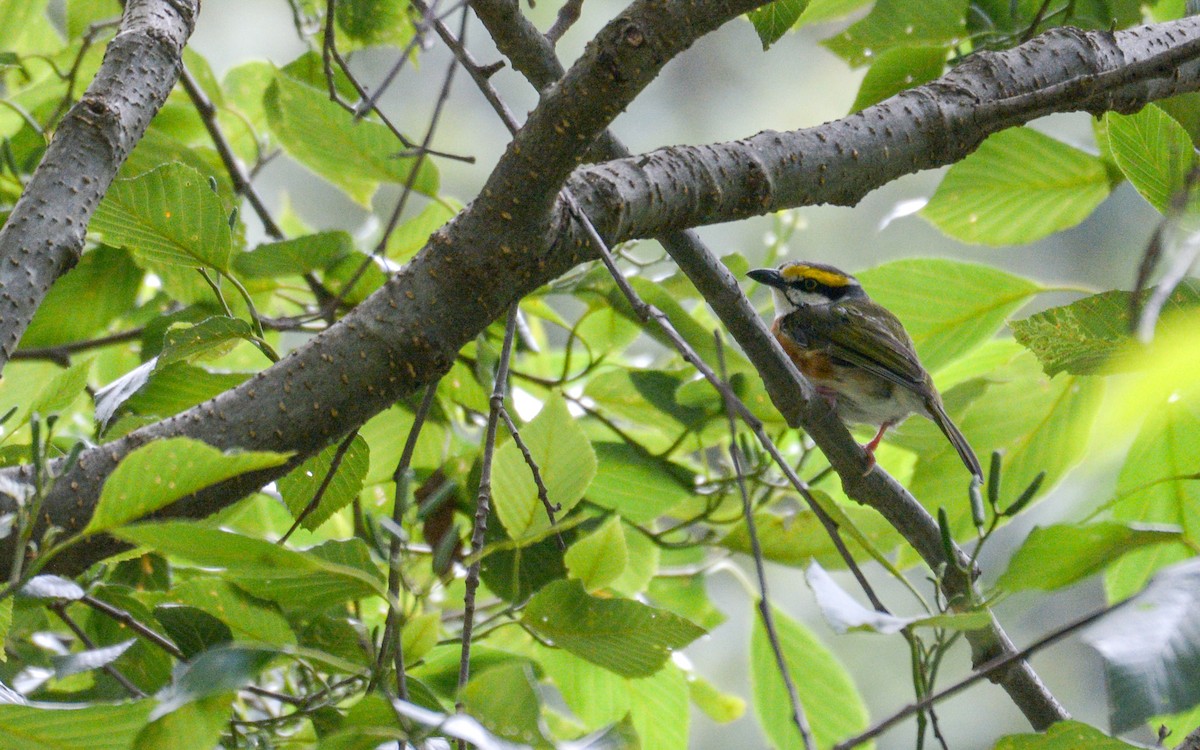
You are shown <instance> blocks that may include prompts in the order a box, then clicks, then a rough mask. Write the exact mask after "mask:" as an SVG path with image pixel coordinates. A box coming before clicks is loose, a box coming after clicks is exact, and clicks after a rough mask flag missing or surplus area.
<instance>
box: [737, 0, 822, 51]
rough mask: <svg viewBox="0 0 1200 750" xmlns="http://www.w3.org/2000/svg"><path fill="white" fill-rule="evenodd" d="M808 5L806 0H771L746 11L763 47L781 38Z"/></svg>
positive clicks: (767, 46)
mask: <svg viewBox="0 0 1200 750" xmlns="http://www.w3.org/2000/svg"><path fill="white" fill-rule="evenodd" d="M806 7H808V0H773V1H772V2H770V3H768V4H766V5H764V6H762V7H760V8H755V9H754V10H752V11H750V12H749V13H747V14H746V15H747V17H748V18H749V19H750V23H751V24H753V25H754V30H755V31H756V32H758V39H759V41H761V42H762V46H763V49H764V50H765V49H768V48H769V47H770V46H771V45H772V44H774V43H775V42H777V41H779V40H780V39H782V38H783V35H784V34H786V33H787V30H788V29H790V28H792V27H793V26H795V25H796V22H797V21H798V20H800V15H801V14H802V13H804V9H805V8H806Z"/></svg>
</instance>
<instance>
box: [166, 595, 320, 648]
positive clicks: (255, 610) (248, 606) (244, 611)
mask: <svg viewBox="0 0 1200 750" xmlns="http://www.w3.org/2000/svg"><path fill="white" fill-rule="evenodd" d="M168 602H169V603H172V604H178V605H186V606H187V607H188V608H193V607H194V608H196V609H199V610H201V611H203V612H207V613H208V614H210V615H212V616H213V617H215V618H217V619H218V620H220V621H221V622H223V623H224V624H225V625H227V626H228V629H229V632H230V633H231V634H232V636H233V637H234V638H236V639H237V640H241V641H254V642H258V643H268V644H272V645H281V646H282V645H294V644H295V643H296V635H295V633H293V632H292V628H291V626H290V625H288V621H287V620H286V619H285V618H284V617H283V615H281V614H280V613H279V611H278V610H277V609H276V608H275V607H274V605H271V604H269V603H267V602H263V601H260V600H256V599H254V598H252V597H250V596H248V595H247V594H246V593H245V592H243V591H240V590H239V589H237V588H235V587H234V586H233V585H231V584H230V583H229V582H227V581H223V580H221V579H220V578H194V579H192V580H190V581H185V582H183V583H180V584H178V585H176V586H175V587H173V588H172V589H171V591H170V592H169V593H168V594H167V595H166V596H165V597H163V599H162V601H161V602H160V605H161V604H163V603H168ZM157 609H158V608H157V607H156V611H157ZM210 645H211V644H210Z"/></svg>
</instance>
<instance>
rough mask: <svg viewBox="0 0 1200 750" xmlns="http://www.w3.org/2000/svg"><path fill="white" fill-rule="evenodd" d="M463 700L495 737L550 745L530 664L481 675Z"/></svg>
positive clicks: (469, 685) (504, 666) (514, 664)
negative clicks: (545, 732) (543, 727)
mask: <svg viewBox="0 0 1200 750" xmlns="http://www.w3.org/2000/svg"><path fill="white" fill-rule="evenodd" d="M405 656H407V654H406V655H405ZM462 700H463V703H464V704H465V706H466V709H467V713H468V714H470V715H471V716H473V717H475V718H476V719H478V720H479V723H480V724H483V726H484V727H486V728H487V729H488V730H489V731H491V732H493V733H494V734H496V735H498V736H500V737H503V738H505V739H508V740H512V741H513V742H520V743H522V744H523V745H531V744H537V745H539V746H547V745H548V742H547V740H546V737H545V735H544V734H543V733H542V725H541V718H542V703H541V700H540V699H539V698H538V694H537V691H536V690H535V689H534V683H533V671H532V670H531V669H530V667H529V665H528V664H524V663H522V662H510V663H508V664H502V665H500V666H497V667H492V668H491V669H488V670H485V671H483V672H480V673H479V674H477V675H475V676H473V677H472V678H471V681H470V682H468V683H467V685H466V687H464V688H463V692H462Z"/></svg>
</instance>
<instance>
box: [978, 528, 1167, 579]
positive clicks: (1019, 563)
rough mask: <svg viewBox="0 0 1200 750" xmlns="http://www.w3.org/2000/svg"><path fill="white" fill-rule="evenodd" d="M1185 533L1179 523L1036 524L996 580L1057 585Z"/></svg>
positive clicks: (1097, 570) (1085, 575)
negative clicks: (1167, 525) (1153, 525)
mask: <svg viewBox="0 0 1200 750" xmlns="http://www.w3.org/2000/svg"><path fill="white" fill-rule="evenodd" d="M1181 536H1182V532H1181V531H1180V530H1179V529H1171V528H1147V527H1137V526H1129V525H1125V524H1120V523H1111V522H1105V523H1092V524H1084V525H1078V524H1070V525H1068V524H1056V525H1054V526H1047V527H1045V528H1042V527H1034V529H1033V530H1032V531H1030V532H1029V536H1028V537H1026V538H1025V541H1024V543H1022V544H1021V547H1020V549H1018V550H1017V551H1016V552H1015V553H1013V556H1012V558H1011V559H1010V560H1009V561H1008V569H1007V570H1005V571H1004V573H1003V574H1002V575H1001V576H1000V579H999V580H997V581H996V585H997V586H998V587H1000V588H1002V589H1006V590H1008V591H1022V590H1024V589H1039V590H1041V591H1053V590H1054V589H1057V588H1062V587H1063V586H1069V585H1071V584H1072V583H1075V582H1076V581H1079V580H1082V579H1084V578H1086V577H1088V576H1090V575H1092V574H1094V573H1097V572H1099V571H1101V570H1103V569H1104V568H1105V567H1107V566H1108V565H1110V564H1111V563H1113V562H1114V561H1115V560H1116V559H1117V558H1118V557H1121V556H1122V555H1124V554H1125V553H1127V552H1132V551H1133V550H1135V549H1138V548H1141V547H1147V546H1150V545H1156V544H1162V543H1164V542H1174V541H1178V540H1179V539H1180V537H1181Z"/></svg>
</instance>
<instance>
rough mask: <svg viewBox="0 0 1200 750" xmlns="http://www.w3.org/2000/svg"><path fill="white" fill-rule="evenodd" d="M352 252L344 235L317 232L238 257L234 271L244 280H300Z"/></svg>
mask: <svg viewBox="0 0 1200 750" xmlns="http://www.w3.org/2000/svg"><path fill="white" fill-rule="evenodd" d="M353 252H354V240H353V239H352V238H351V237H350V235H349V234H347V233H346V232H317V233H316V234H308V235H305V236H303V237H296V238H295V239H291V240H284V241H282V242H268V243H265V244H262V245H259V246H258V247H256V248H254V249H253V250H251V251H250V252H248V253H238V254H237V255H235V256H234V258H233V268H234V270H235V271H237V273H238V275H239V276H241V277H243V278H247V279H272V278H278V277H280V276H301V275H303V274H306V273H310V272H312V271H320V270H322V269H325V268H328V267H330V266H332V265H333V264H334V263H336V262H337V261H339V260H341V259H342V258H345V257H347V256H349V255H350V254H351V253H353Z"/></svg>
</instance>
